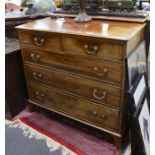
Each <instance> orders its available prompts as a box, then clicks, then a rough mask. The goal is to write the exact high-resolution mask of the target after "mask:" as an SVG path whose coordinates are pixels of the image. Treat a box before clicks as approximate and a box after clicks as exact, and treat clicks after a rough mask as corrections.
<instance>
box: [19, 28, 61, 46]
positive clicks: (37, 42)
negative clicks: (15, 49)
mask: <svg viewBox="0 0 155 155" xmlns="http://www.w3.org/2000/svg"><path fill="white" fill-rule="evenodd" d="M18 34H19V40H20V44H21V45H23V44H24V45H26V46H28V45H29V46H34V47H38V48H48V49H61V42H60V36H57V35H54V34H52V33H46V32H40V31H25V30H18Z"/></svg>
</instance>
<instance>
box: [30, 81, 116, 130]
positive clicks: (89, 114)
mask: <svg viewBox="0 0 155 155" xmlns="http://www.w3.org/2000/svg"><path fill="white" fill-rule="evenodd" d="M28 92H29V97H30V101H33V102H36V103H37V104H40V105H41V106H42V107H45V108H48V109H53V110H56V111H59V112H61V113H64V114H67V115H68V116H71V117H74V118H76V119H80V120H83V121H85V122H88V123H90V124H92V125H96V126H99V127H102V128H107V129H109V128H110V129H112V130H118V126H119V125H118V124H119V111H117V110H114V109H112V108H108V107H105V106H98V105H95V104H93V103H91V102H87V101H85V100H82V99H80V98H77V97H74V96H71V95H67V94H64V93H61V92H58V91H55V90H54V89H48V88H45V87H42V86H39V85H35V84H32V83H29V84H28Z"/></svg>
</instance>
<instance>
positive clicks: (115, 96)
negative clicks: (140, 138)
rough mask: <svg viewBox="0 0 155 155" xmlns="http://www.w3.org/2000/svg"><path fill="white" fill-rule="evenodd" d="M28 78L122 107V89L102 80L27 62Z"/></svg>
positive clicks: (26, 72)
mask: <svg viewBox="0 0 155 155" xmlns="http://www.w3.org/2000/svg"><path fill="white" fill-rule="evenodd" d="M24 67H25V74H26V79H28V80H30V81H34V82H37V83H38V84H40V83H41V84H44V85H47V86H50V87H53V88H57V89H59V90H61V91H65V92H68V93H70V94H74V95H77V96H79V97H83V98H85V99H88V100H91V101H94V102H98V103H101V104H106V105H110V106H115V107H118V108H119V107H120V104H121V89H120V88H119V87H113V86H110V85H106V84H103V83H102V82H98V81H94V80H90V79H89V80H87V79H83V78H79V77H75V76H73V75H70V74H67V73H65V72H60V71H58V70H54V69H53V70H47V69H43V68H40V67H36V66H32V65H28V64H25V65H24Z"/></svg>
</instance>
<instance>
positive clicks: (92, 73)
mask: <svg viewBox="0 0 155 155" xmlns="http://www.w3.org/2000/svg"><path fill="white" fill-rule="evenodd" d="M22 55H23V59H24V61H26V62H33V63H37V64H41V65H46V66H53V67H57V68H59V69H62V70H67V71H71V72H75V73H78V74H80V75H85V76H88V77H92V78H96V79H99V80H102V81H105V82H109V83H117V84H121V83H122V81H123V80H122V79H123V64H121V63H115V62H111V61H96V60H88V59H85V58H80V57H75V56H74V55H70V54H63V53H53V52H45V51H41V50H38V49H28V48H22Z"/></svg>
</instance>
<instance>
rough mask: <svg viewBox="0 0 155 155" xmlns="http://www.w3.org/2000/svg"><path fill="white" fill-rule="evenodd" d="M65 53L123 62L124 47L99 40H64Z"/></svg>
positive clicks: (66, 38)
mask: <svg viewBox="0 0 155 155" xmlns="http://www.w3.org/2000/svg"><path fill="white" fill-rule="evenodd" d="M63 47H64V51H66V52H71V53H74V54H79V55H84V56H94V57H99V58H104V59H110V60H116V61H122V60H123V45H122V44H121V43H112V42H110V43H104V42H102V41H98V40H97V39H90V38H88V39H76V38H68V37H64V38H63Z"/></svg>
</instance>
